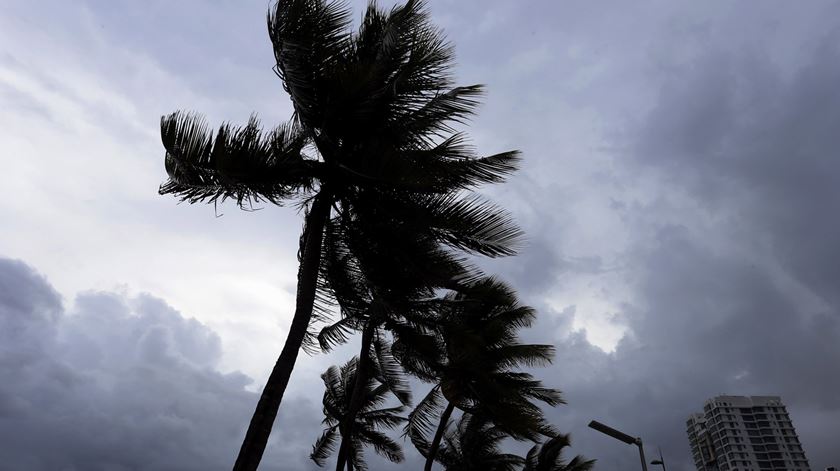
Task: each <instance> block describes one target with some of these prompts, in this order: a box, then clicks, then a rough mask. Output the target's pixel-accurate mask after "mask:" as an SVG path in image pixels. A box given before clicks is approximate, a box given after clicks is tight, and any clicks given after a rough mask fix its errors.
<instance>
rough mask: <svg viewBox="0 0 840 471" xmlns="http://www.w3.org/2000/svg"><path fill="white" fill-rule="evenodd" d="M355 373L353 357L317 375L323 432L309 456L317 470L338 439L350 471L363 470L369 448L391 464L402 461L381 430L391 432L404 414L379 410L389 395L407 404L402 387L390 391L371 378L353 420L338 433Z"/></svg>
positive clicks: (407, 394)
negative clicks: (345, 451) (321, 383)
mask: <svg viewBox="0 0 840 471" xmlns="http://www.w3.org/2000/svg"><path fill="white" fill-rule="evenodd" d="M357 371H358V359H357V358H356V357H353V358H352V359H350V361H348V362H347V363H346V364H344V365H343V366H341V367H340V368H338V367H335V366H331V367H330V368H329V369H327V371H326V372H325V373H324V374H322V375H321V378H322V379H323V380H324V386H326V391H325V392H324V398H323V405H324V416H325V417H324V420H323V422H322V423H323V424H324V425H326V426H327V428H326V429H325V430H324V433H323V434H322V435H321V437H320V438H318V440H317V441H316V442H315V445H314V446H313V447H312V454H311V455H310V457H311V458H312V459H313V460H314V461H315V462H316V463H318V465H319V466H323V465H324V461H325V460H326V459H327V458H328V457H329V455H330V454H332V453H333V451H335V443H336V440H338V439H339V437H340V438H341V441H342V442H346V443H348V454H349V463H348V467H349V468H350V469H352V468H356V469H358V470H364V469H367V467H366V465H365V460H364V454H363V448H364V447H365V446H371V447H373V449H374V451H376V453H378V454H380V455H382V456H384V457H385V458H387V459H388V460H390V461H392V462H400V461H402V460H403V453H402V448H401V447H400V446H399V445H398V444H397V443H396V442H394V441H393V440H392V439H391V438H390V437H388V436H387V435H386V434H384V433H383V432H382V429H386V430H387V429H392V428H394V427H397V426H398V425H400V424H401V423H403V422H404V421H405V420H406V419H405V418H404V417H402V416H401V415H400V413H402V412H403V411H404V410H405V406H404V405H400V406H397V407H387V408H383V407H382V406H383V404H384V403H385V402H386V400H387V399H388V396H389V395H391V394H394V395H395V396H396V397H397V398H399V399H401V400H402V401H409V400H410V391H409V390H408V388H407V386H405V385H402V386H398V387H397V389H396V390H394V389H392V388H393V387H394V384H393V383H391V384H388V382H384V381H380V380H377V379H375V378H374V377H371V378H370V379H369V380H368V381H366V382H365V385H364V387H363V401H362V405H361V407H360V408H359V411H358V413H357V414H356V417H355V419H354V420H353V421H352V423H351V426H350V427H348V429H347V430H345V431H343V432H342V431H341V428H342V424H343V423H344V420H345V416H346V414H347V411H348V408H349V406H350V394H351V391H352V390H353V389H354V385H355V384H356V374H357ZM374 376H378V375H374Z"/></svg>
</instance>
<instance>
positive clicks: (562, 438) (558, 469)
mask: <svg viewBox="0 0 840 471" xmlns="http://www.w3.org/2000/svg"><path fill="white" fill-rule="evenodd" d="M571 444H572V442H571V437H570V436H569V435H568V434H560V435H557V436H556V437H554V438H552V439H551V440H548V441H547V442H545V443H538V444H535V445H534V446H533V448H531V449H530V450H529V451H528V455H527V456H526V457H525V460H524V461H525V468H524V469H523V470H522V471H590V470H591V469H592V468H594V467H595V460H588V459H586V458H585V457H583V456H580V455H577V456H575V457H574V458H572V460H571V461H569V462H568V463H567V462H566V461H565V460H564V459H563V448H566V447H568V446H570V445H571Z"/></svg>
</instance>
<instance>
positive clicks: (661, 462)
mask: <svg viewBox="0 0 840 471" xmlns="http://www.w3.org/2000/svg"><path fill="white" fill-rule="evenodd" d="M650 464H658V465H661V466H662V471H667V470H666V469H665V458H663V457H662V448H661V447H659V459H658V460H653V461H651V462H650Z"/></svg>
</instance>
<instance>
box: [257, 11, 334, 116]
mask: <svg viewBox="0 0 840 471" xmlns="http://www.w3.org/2000/svg"><path fill="white" fill-rule="evenodd" d="M350 21H351V15H350V10H349V8H348V4H347V2H345V1H332V2H327V1H324V0H278V1H277V2H276V3H275V6H274V8H272V9H271V10H270V11H269V14H268V18H267V22H268V34H269V37H270V38H271V43H272V45H273V47H274V57H275V59H276V61H277V67H276V69H275V71H276V72H277V74H278V75H279V76H280V78H281V80H282V81H283V86H284V88H285V89H286V91H287V92H288V93H289V96H290V97H291V99H292V104H293V105H294V108H295V114H296V115H297V117H298V119H299V120H300V121H301V122H302V123H303V124H304V126H306V127H308V128H317V127H318V124H319V123H320V122H321V121H322V119H323V115H324V113H326V112H327V110H328V106H329V95H330V86H329V78H330V77H331V76H332V73H333V72H334V71H335V69H336V67H337V64H338V63H339V62H340V61H341V59H342V57H343V56H344V54H345V52H346V51H347V48H348V47H349V44H350V34H349V32H348V31H347V28H348V27H349V25H350Z"/></svg>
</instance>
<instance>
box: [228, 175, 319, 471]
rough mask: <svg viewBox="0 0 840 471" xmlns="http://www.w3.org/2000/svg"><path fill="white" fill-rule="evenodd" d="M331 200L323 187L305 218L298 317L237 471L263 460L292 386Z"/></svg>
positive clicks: (251, 470) (254, 466)
mask: <svg viewBox="0 0 840 471" xmlns="http://www.w3.org/2000/svg"><path fill="white" fill-rule="evenodd" d="M329 200H330V197H329V195H328V194H327V193H325V191H324V189H323V188H322V189H321V191H320V193H318V195H317V196H316V197H315V201H314V202H313V203H312V208H311V209H310V211H309V214H308V215H307V216H306V222H305V225H304V228H305V229H304V237H303V238H302V239H303V240H301V245H302V247H301V249H302V250H301V260H300V267H299V268H298V287H297V301H296V305H295V316H294V318H292V324H291V326H290V327H289V334H288V336H287V337H286V343H285V344H284V345H283V350H282V351H281V352H280V357H279V358H278V359H277V363H275V364H274V369H272V370H271V375H270V376H269V377H268V381H267V382H266V384H265V387H264V388H263V392H262V395H261V396H260V400H259V402H258V403H257V408H256V410H255V411H254V416H253V417H252V418H251V423H250V424H249V425H248V431H247V433H246V434H245V439H244V440H243V441H242V448H240V449H239V456H238V457H237V458H236V463H235V464H234V465H233V470H234V471H256V469H257V467H258V466H259V464H260V460H261V459H262V455H263V452H264V451H265V446H266V444H267V443H268V437H269V435H270V434H271V427H272V426H273V425H274V419H275V418H276V417H277V410H278V409H279V408H280V402H281V401H282V400H283V393H284V392H285V391H286V386H288V384H289V377H290V376H291V375H292V370H293V369H294V367H295V361H296V360H297V356H298V351H300V347H301V345H302V344H303V339H304V337H305V336H306V330H307V329H308V328H309V320H310V318H311V317H312V307H313V305H314V303H315V290H316V287H317V283H318V270H319V268H320V264H321V243H322V240H323V235H324V226H325V224H326V221H327V219H328V218H329V214H330V201H329Z"/></svg>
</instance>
